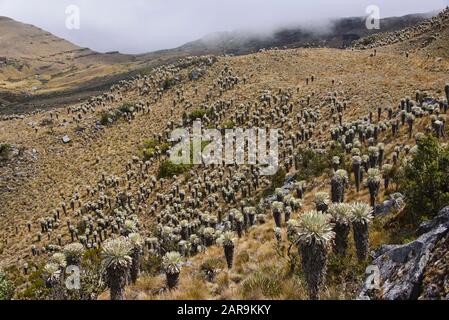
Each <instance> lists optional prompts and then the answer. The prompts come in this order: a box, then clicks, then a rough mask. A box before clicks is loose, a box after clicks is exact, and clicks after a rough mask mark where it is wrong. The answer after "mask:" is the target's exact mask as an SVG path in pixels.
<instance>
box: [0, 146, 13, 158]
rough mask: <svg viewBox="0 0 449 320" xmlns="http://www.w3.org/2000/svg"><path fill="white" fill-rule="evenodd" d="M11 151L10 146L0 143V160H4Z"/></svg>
mask: <svg viewBox="0 0 449 320" xmlns="http://www.w3.org/2000/svg"><path fill="white" fill-rule="evenodd" d="M10 153H11V146H10V145H9V144H6V143H2V144H0V160H6V159H8V158H9V154H10Z"/></svg>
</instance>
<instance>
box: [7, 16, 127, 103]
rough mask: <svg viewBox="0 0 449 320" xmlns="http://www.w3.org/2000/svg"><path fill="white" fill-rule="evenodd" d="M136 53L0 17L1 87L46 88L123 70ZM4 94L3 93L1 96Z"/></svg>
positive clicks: (44, 90)
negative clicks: (77, 41)
mask: <svg viewBox="0 0 449 320" xmlns="http://www.w3.org/2000/svg"><path fill="white" fill-rule="evenodd" d="M133 61H135V57H133V56H130V55H123V54H120V53H112V54H101V53H97V52H95V51H92V50H90V49H88V48H80V47H78V46H76V45H74V44H72V43H70V42H68V41H66V40H63V39H61V38H58V37H56V36H54V35H52V34H51V33H49V32H46V31H44V30H42V29H40V28H37V27H35V26H32V25H28V24H24V23H21V22H17V21H14V20H12V19H9V18H6V17H0V90H3V91H5V90H8V91H11V92H14V91H19V92H21V91H24V92H28V93H34V92H46V91H51V90H55V89H64V88H67V87H72V86H73V85H76V84H78V83H82V82H84V81H86V80H89V79H92V78H95V77H100V76H103V75H108V74H113V73H115V72H118V71H120V72H121V71H122V69H123V67H118V65H120V64H125V63H131V62H133ZM0 98H1V97H0Z"/></svg>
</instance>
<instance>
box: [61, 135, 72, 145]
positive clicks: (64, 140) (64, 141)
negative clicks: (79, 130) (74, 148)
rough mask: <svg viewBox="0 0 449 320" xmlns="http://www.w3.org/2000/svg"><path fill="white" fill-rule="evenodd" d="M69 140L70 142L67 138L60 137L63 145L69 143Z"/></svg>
mask: <svg viewBox="0 0 449 320" xmlns="http://www.w3.org/2000/svg"><path fill="white" fill-rule="evenodd" d="M70 141H71V140H70V138H69V136H64V137H62V142H63V143H64V144H67V143H69V142H70Z"/></svg>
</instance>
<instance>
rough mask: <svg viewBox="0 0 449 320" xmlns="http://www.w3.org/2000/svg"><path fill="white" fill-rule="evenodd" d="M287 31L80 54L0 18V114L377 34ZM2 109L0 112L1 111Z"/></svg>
mask: <svg viewBox="0 0 449 320" xmlns="http://www.w3.org/2000/svg"><path fill="white" fill-rule="evenodd" d="M431 15H432V14H430V13H429V14H415V15H407V16H403V17H392V18H386V19H382V21H381V24H382V30H381V31H383V32H385V31H395V30H399V29H401V28H404V27H408V26H413V25H415V24H417V23H419V22H422V21H423V20H424V19H426V18H427V17H429V16H431ZM320 29H321V30H320V31H317V30H314V29H311V28H306V27H289V28H283V29H279V30H276V31H275V32H273V33H272V34H270V35H254V34H251V33H247V32H243V31H235V32H223V33H217V34H211V35H208V36H205V37H204V38H202V39H199V40H197V41H193V42H190V43H187V44H185V45H183V46H180V47H178V48H174V49H168V50H160V51H157V52H152V53H147V54H140V55H125V54H120V53H118V52H111V53H99V52H95V51H93V50H91V49H89V48H80V47H78V46H76V45H74V44H72V43H70V42H68V41H66V40H64V39H61V38H58V37H56V36H54V35H52V34H51V33H49V32H47V31H45V30H42V29H40V28H37V27H35V26H32V25H28V24H24V23H21V22H18V21H14V20H12V19H9V18H6V17H0V34H2V37H1V38H0V44H1V45H0V113H3V114H11V113H24V112H27V111H31V110H36V109H41V108H42V109H46V108H51V107H55V106H62V105H64V104H68V103H75V102H77V101H79V100H82V99H86V98H88V97H89V96H92V95H96V94H99V93H101V92H102V91H104V90H106V89H107V88H108V87H109V86H110V85H112V84H113V83H116V82H118V81H120V80H123V79H129V78H131V77H133V76H135V75H136V74H138V73H141V72H145V70H149V69H151V68H154V67H157V66H160V65H162V64H165V63H170V62H174V61H176V60H177V59H179V58H182V57H187V56H194V55H207V54H214V55H223V54H233V55H234V54H235V55H241V54H248V53H254V52H257V51H259V50H261V49H265V48H274V47H278V48H284V47H285V48H297V47H332V48H345V47H347V46H349V45H351V44H352V42H353V41H355V40H358V39H360V38H361V37H365V36H367V35H371V34H373V33H377V32H379V30H367V29H366V27H365V18H361V17H358V18H344V19H335V20H333V21H331V22H329V23H327V24H326V27H323V28H320ZM2 104H3V105H4V106H3V107H1V105H2Z"/></svg>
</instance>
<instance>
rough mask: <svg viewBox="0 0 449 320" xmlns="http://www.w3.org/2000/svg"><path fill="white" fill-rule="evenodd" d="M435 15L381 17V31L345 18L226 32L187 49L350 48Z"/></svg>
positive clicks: (359, 20)
mask: <svg viewBox="0 0 449 320" xmlns="http://www.w3.org/2000/svg"><path fill="white" fill-rule="evenodd" d="M430 16H432V14H430V13H429V14H414V15H407V16H403V17H393V18H386V19H382V20H381V30H368V29H367V28H366V23H365V21H366V19H365V18H363V17H356V18H342V19H337V20H334V21H331V23H330V24H329V26H328V27H327V28H326V29H327V30H325V31H323V30H319V31H313V30H310V29H306V28H301V27H298V28H285V29H281V30H278V31H276V32H275V33H273V34H272V35H265V36H263V35H251V34H247V33H244V32H240V31H236V32H222V33H216V34H211V35H208V36H206V37H204V38H203V39H200V40H197V41H194V42H190V43H187V44H186V45H184V46H182V47H181V48H182V49H183V50H190V51H204V52H206V51H208V52H216V53H227V54H236V55H240V54H247V53H250V52H254V51H259V50H260V49H262V48H272V47H279V48H282V47H288V48H295V47H330V48H346V47H348V46H350V45H351V44H352V43H353V41H356V40H359V39H360V38H363V37H366V36H368V35H372V34H375V33H378V32H379V31H383V32H385V31H396V30H400V29H403V28H405V27H410V26H414V25H416V24H418V23H420V22H422V21H424V20H425V19H427V18H428V17H430Z"/></svg>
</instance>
